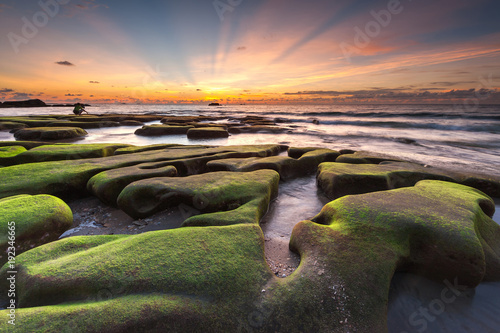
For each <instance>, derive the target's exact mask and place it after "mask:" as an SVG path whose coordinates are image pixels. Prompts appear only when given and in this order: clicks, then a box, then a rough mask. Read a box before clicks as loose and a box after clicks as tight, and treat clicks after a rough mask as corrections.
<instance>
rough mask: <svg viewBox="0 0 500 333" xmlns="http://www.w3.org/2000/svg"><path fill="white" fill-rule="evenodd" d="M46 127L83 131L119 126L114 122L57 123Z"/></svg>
mask: <svg viewBox="0 0 500 333" xmlns="http://www.w3.org/2000/svg"><path fill="white" fill-rule="evenodd" d="M45 126H47V127H63V126H64V127H79V128H83V129H92V128H105V127H118V126H121V125H120V123H119V122H116V121H76V120H75V121H58V122H55V123H51V124H48V125H45Z"/></svg>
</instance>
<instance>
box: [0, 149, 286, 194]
mask: <svg viewBox="0 0 500 333" xmlns="http://www.w3.org/2000/svg"><path fill="white" fill-rule="evenodd" d="M279 151H281V146H279V145H255V146H226V147H203V146H197V147H195V148H190V147H185V148H178V147H173V148H169V149H160V150H147V151H142V152H138V153H131V154H123V155H115V156H108V157H102V158H88V159H78V160H74V161H73V160H64V161H51V162H39V163H27V164H19V165H14V166H8V167H4V168H0V179H1V180H2V181H1V182H0V198H3V197H8V196H13V195H18V194H42V193H44V194H52V195H56V196H58V197H61V198H63V199H66V198H69V197H74V196H85V195H87V193H88V192H87V183H88V181H89V179H90V178H92V177H93V176H95V175H96V174H98V173H100V172H103V171H106V170H111V169H118V168H124V167H129V166H134V165H138V164H142V163H147V162H165V164H164V165H165V166H166V165H173V166H175V167H176V168H177V170H178V172H179V174H180V175H187V174H193V173H199V172H202V171H205V166H206V163H207V162H208V161H210V160H213V159H223V158H234V157H253V156H262V157H264V156H269V155H273V154H277V153H278V152H279ZM27 175H29V176H27Z"/></svg>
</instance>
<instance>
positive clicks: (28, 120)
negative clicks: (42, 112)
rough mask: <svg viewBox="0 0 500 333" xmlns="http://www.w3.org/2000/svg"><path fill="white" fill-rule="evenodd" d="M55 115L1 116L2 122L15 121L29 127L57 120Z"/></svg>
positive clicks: (40, 125) (43, 125) (44, 124)
mask: <svg viewBox="0 0 500 333" xmlns="http://www.w3.org/2000/svg"><path fill="white" fill-rule="evenodd" d="M57 121H58V119H57V118H55V117H43V116H36V117H0V122H14V123H21V124H25V125H26V126H28V127H45V126H46V125H48V124H50V123H54V122H57Z"/></svg>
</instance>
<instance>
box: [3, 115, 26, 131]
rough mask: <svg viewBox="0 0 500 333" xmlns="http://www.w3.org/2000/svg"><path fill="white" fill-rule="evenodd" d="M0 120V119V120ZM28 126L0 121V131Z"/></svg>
mask: <svg viewBox="0 0 500 333" xmlns="http://www.w3.org/2000/svg"><path fill="white" fill-rule="evenodd" d="M0 119H1V118H0ZM27 126H28V125H26V124H23V123H16V122H12V121H0V131H5V130H13V129H20V128H25V127H27Z"/></svg>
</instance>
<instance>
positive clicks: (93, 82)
mask: <svg viewBox="0 0 500 333" xmlns="http://www.w3.org/2000/svg"><path fill="white" fill-rule="evenodd" d="M89 83H92V84H99V83H101V82H99V81H89Z"/></svg>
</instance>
